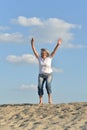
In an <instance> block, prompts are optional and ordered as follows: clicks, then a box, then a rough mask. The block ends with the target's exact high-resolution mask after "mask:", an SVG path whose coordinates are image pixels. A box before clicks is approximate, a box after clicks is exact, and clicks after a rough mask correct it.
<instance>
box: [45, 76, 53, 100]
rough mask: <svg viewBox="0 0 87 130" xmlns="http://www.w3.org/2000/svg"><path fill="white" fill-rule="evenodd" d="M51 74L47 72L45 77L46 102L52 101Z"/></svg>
mask: <svg viewBox="0 0 87 130" xmlns="http://www.w3.org/2000/svg"><path fill="white" fill-rule="evenodd" d="M51 82H52V74H49V75H48V76H47V78H46V90H47V93H48V102H49V103H52V95H51V93H52V90H51Z"/></svg>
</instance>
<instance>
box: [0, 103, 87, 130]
mask: <svg viewBox="0 0 87 130" xmlns="http://www.w3.org/2000/svg"><path fill="white" fill-rule="evenodd" d="M0 130H87V102H78V103H67V104H64V103H62V104H43V105H38V104H4V105H0Z"/></svg>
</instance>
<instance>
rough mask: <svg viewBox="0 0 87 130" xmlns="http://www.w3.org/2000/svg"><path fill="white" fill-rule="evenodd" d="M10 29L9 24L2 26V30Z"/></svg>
mask: <svg viewBox="0 0 87 130" xmlns="http://www.w3.org/2000/svg"><path fill="white" fill-rule="evenodd" d="M8 29H10V28H9V27H8V26H0V30H1V31H5V30H8Z"/></svg>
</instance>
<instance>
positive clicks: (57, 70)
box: [53, 67, 63, 73]
mask: <svg viewBox="0 0 87 130" xmlns="http://www.w3.org/2000/svg"><path fill="white" fill-rule="evenodd" d="M53 72H55V73H62V72H63V70H62V69H59V68H55V67H53Z"/></svg>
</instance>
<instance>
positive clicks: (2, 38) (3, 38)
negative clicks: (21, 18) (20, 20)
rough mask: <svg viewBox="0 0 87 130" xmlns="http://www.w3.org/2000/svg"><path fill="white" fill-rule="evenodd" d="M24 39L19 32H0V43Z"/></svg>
mask: <svg viewBox="0 0 87 130" xmlns="http://www.w3.org/2000/svg"><path fill="white" fill-rule="evenodd" d="M24 41H25V39H24V37H23V35H22V34H21V33H0V43H23V42H24Z"/></svg>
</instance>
